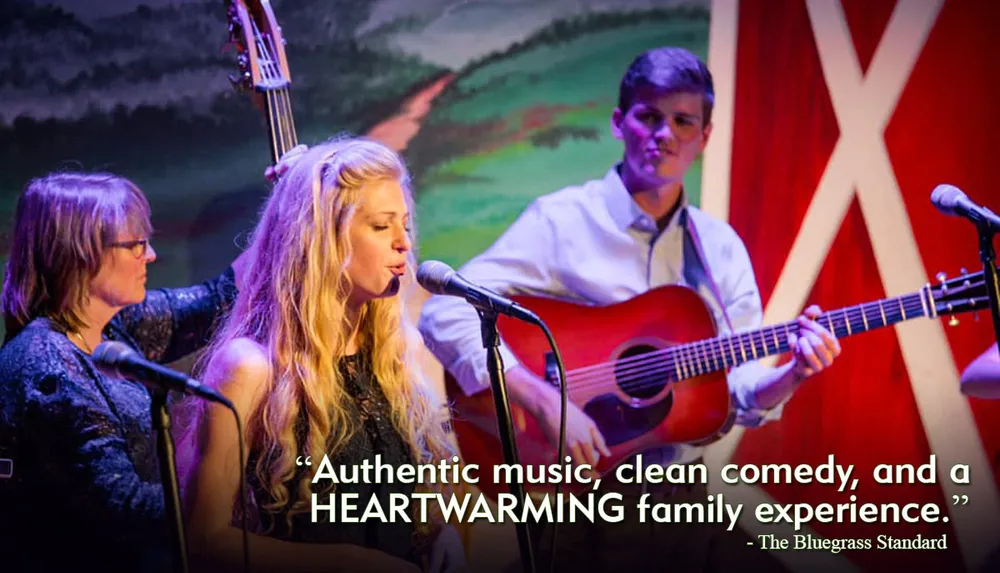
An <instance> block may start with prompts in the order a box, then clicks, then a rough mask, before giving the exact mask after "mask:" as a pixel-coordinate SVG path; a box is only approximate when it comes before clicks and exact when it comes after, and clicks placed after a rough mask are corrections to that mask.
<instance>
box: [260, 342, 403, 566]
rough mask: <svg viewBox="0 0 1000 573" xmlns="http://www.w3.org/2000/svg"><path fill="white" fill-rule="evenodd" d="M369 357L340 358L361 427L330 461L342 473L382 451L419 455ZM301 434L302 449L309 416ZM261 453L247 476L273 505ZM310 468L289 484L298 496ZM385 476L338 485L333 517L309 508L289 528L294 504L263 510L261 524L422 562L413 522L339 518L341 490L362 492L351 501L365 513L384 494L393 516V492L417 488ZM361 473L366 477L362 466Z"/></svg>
mask: <svg viewBox="0 0 1000 573" xmlns="http://www.w3.org/2000/svg"><path fill="white" fill-rule="evenodd" d="M363 356H364V355H362V354H355V355H353V356H348V357H345V358H343V359H342V360H341V361H340V371H341V373H342V375H343V377H344V381H345V389H346V390H347V393H348V394H349V396H350V397H351V398H352V399H351V400H350V401H348V405H347V411H348V415H349V416H350V417H351V419H352V422H353V423H354V427H356V428H357V431H355V432H354V433H353V434H352V436H351V438H350V441H349V442H348V443H347V445H346V446H345V447H344V448H342V449H341V451H340V452H339V453H337V454H336V455H331V456H330V461H331V462H332V466H333V468H334V469H335V471H336V472H337V475H340V474H341V471H342V469H341V468H345V469H347V471H348V474H349V475H350V472H351V471H352V470H351V467H352V466H359V467H360V464H361V463H362V462H364V461H365V460H369V461H370V462H371V464H372V465H373V466H374V465H375V456H376V455H380V456H381V458H380V461H381V463H382V464H391V465H393V466H396V465H399V464H412V463H413V457H412V455H411V453H410V450H409V448H408V447H407V445H406V442H405V440H404V439H403V437H402V436H401V435H400V433H399V432H398V431H397V430H396V428H395V426H394V425H393V424H392V420H391V418H390V406H389V403H388V401H387V400H386V397H385V395H384V394H383V393H382V389H381V387H380V386H379V384H378V382H377V380H376V379H375V377H374V376H373V375H372V374H371V371H370V368H369V367H368V364H369V363H368V361H367V360H365V359H364V358H363ZM296 433H297V441H298V444H300V446H299V447H300V448H301V444H302V443H303V442H304V441H305V434H306V426H305V423H304V418H303V423H301V424H299V427H298V431H297V432H296ZM300 451H301V450H300ZM258 455H259V452H255V451H252V452H250V456H249V460H248V464H247V479H248V482H249V483H250V487H251V490H252V492H253V496H254V499H255V505H256V506H257V507H263V506H264V505H266V504H269V503H270V502H271V501H272V499H273V498H272V497H271V496H270V494H268V492H267V491H266V490H265V489H264V488H262V487H261V485H260V482H259V481H258V480H257V479H256V477H255V472H254V471H253V468H254V465H255V462H256V460H257V458H258ZM303 455H304V454H303ZM319 463H320V460H314V461H313V467H314V468H315V467H318V466H319ZM306 469H308V468H306V467H305V466H302V468H301V469H300V470H299V472H298V474H297V475H296V477H295V478H294V479H293V481H290V482H288V483H287V484H286V485H287V487H288V488H289V490H290V492H291V493H292V494H293V495H294V492H295V487H296V486H295V485H294V484H297V483H298V481H299V478H300V477H301V476H302V474H303V472H304V471H305V470H306ZM381 475H382V479H379V480H376V479H370V481H371V482H375V481H378V482H382V483H365V482H363V481H361V480H360V479H359V482H360V483H350V484H348V483H340V484H337V485H336V489H335V490H334V492H333V494H334V497H335V499H337V500H338V502H337V509H336V511H337V513H336V514H335V518H334V520H333V521H331V520H330V519H329V512H328V511H320V512H319V517H320V520H318V521H317V522H316V523H313V521H312V514H311V513H310V512H309V511H307V512H305V513H297V514H295V515H294V516H293V517H292V520H291V521H292V527H291V531H289V529H288V525H287V521H286V518H287V515H288V510H289V509H290V504H289V505H288V506H286V507H285V508H283V509H282V510H281V511H271V512H260V513H259V514H258V517H259V518H260V524H261V526H262V527H263V528H264V530H265V531H269V533H268V535H269V536H271V537H275V538H278V539H283V540H286V541H297V542H304V543H351V544H355V545H361V546H364V547H368V548H372V549H378V550H381V551H384V552H386V553H389V554H391V555H394V556H396V557H399V558H401V559H405V560H408V561H411V562H412V563H415V564H418V565H419V563H420V557H419V555H418V552H417V550H416V544H415V538H414V524H413V523H406V522H405V521H403V520H401V519H399V518H398V517H397V519H396V523H383V522H382V521H381V520H380V519H371V520H368V521H366V522H363V523H341V522H339V521H338V520H337V519H336V517H337V516H339V512H340V503H339V500H340V499H341V498H340V496H339V494H345V493H351V494H357V497H356V498H355V499H353V500H351V503H353V504H354V505H355V506H356V509H355V510H354V511H352V512H351V515H352V516H353V517H355V518H360V517H361V516H362V515H363V514H364V512H365V508H366V507H368V503H369V500H370V499H371V498H372V497H376V498H378V500H379V505H380V506H381V508H382V510H383V511H384V512H385V513H386V516H387V517H388V514H389V508H390V507H391V505H390V494H391V493H399V494H403V495H406V496H407V497H409V496H410V494H412V493H413V491H414V485H413V484H401V483H398V482H396V483H391V484H390V483H385V474H384V473H383V474H381ZM358 477H359V478H361V477H363V474H362V472H361V470H360V469H359V470H358ZM371 477H372V478H374V477H375V476H374V472H372V476H371ZM324 490H327V491H328V490H329V480H326V479H323V480H319V481H318V482H317V483H315V484H313V485H312V491H313V492H314V493H316V494H317V495H318V498H319V500H320V501H321V503H323V504H327V503H328V502H329V493H323V491H324ZM411 503H413V502H411ZM407 515H408V516H410V517H411V519H412V514H411V513H410V512H409V511H407Z"/></svg>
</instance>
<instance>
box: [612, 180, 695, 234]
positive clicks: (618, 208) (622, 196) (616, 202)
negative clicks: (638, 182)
mask: <svg viewBox="0 0 1000 573" xmlns="http://www.w3.org/2000/svg"><path fill="white" fill-rule="evenodd" d="M620 166H621V164H620V163H619V164H617V165H614V166H612V167H611V169H609V170H608V172H607V173H606V174H605V175H604V201H605V205H606V207H607V209H608V213H609V214H610V215H611V219H612V220H613V221H614V222H615V225H616V226H617V227H618V229H619V230H621V231H625V230H627V229H628V228H629V227H636V228H638V229H640V230H643V231H655V230H656V221H654V220H653V218H652V217H650V216H649V215H647V214H646V213H645V212H644V211H643V210H642V209H640V208H639V206H638V205H636V203H635V201H633V200H632V195H631V193H629V192H628V189H626V188H625V183H623V182H622V178H621V175H619V174H618V168H619V167H620ZM687 207H688V197H687V192H686V191H684V190H683V189H682V190H681V197H680V208H679V209H677V210H676V211H674V214H673V216H672V217H671V218H670V222H669V223H668V224H667V227H666V228H668V229H669V228H671V227H673V226H674V225H677V224H678V222H679V221H680V217H681V215H682V214H683V213H685V212H686V211H687Z"/></svg>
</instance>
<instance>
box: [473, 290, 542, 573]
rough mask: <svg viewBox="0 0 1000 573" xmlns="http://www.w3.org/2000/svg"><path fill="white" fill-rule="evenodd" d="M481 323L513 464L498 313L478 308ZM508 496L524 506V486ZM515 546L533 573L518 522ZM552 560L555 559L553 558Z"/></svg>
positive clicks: (527, 572)
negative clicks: (511, 496) (511, 495)
mask: <svg viewBox="0 0 1000 573" xmlns="http://www.w3.org/2000/svg"><path fill="white" fill-rule="evenodd" d="M477 310H478V311H479V317H480V319H481V321H482V322H481V326H482V335H483V348H485V349H486V368H487V370H489V373H490V384H491V385H492V388H493V403H494V404H495V406H496V411H497V425H498V429H499V430H500V443H501V444H502V446H503V457H504V461H505V462H506V463H508V464H512V465H513V464H516V463H517V460H518V457H517V441H516V439H515V437H514V426H513V423H512V421H511V414H510V402H509V401H508V399H507V381H506V378H505V377H504V368H503V358H501V356H500V332H499V331H498V330H497V313H496V311H495V310H493V309H484V308H478V307H477ZM510 492H511V493H512V494H514V497H516V498H517V499H518V500H519V501H521V502H522V503H523V502H524V487H523V484H520V483H518V482H517V481H511V483H510ZM515 528H516V530H517V545H518V548H519V549H520V552H521V567H522V568H523V571H524V573H534V571H535V559H534V556H533V555H532V551H531V538H530V536H529V535H528V524H527V523H526V522H524V521H518V522H517V523H516V524H515ZM553 557H554V556H553Z"/></svg>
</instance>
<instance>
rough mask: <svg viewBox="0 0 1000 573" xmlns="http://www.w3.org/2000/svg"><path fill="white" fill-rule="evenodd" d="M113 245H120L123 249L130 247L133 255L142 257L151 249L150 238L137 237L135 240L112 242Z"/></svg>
mask: <svg viewBox="0 0 1000 573" xmlns="http://www.w3.org/2000/svg"><path fill="white" fill-rule="evenodd" d="M109 246H112V247H120V248H122V249H128V250H129V251H131V252H132V255H133V256H134V257H135V258H137V259H141V258H142V257H145V256H146V251H147V250H148V249H149V239H136V240H134V241H124V242H121V243H111V245H109Z"/></svg>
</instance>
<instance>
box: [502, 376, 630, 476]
mask: <svg viewBox="0 0 1000 573" xmlns="http://www.w3.org/2000/svg"><path fill="white" fill-rule="evenodd" d="M506 378H507V389H508V391H509V392H510V399H511V402H513V403H515V404H517V405H518V406H521V407H522V408H524V409H525V410H527V411H528V412H529V413H531V415H532V416H534V417H535V419H536V420H537V421H538V424H539V426H541V429H542V431H543V432H544V433H545V437H546V438H548V440H549V443H550V444H552V446H553V447H558V445H559V416H560V414H561V412H562V400H561V397H560V395H559V391H558V390H557V389H555V388H553V387H552V386H550V385H548V384H546V383H545V382H544V381H543V380H541V379H540V378H538V377H537V376H535V375H534V374H533V373H532V372H531V371H530V370H528V369H527V368H525V367H523V366H520V365H518V366H514V367H512V368H510V369H509V370H507V372H506ZM566 453H567V454H569V455H570V456H572V458H573V463H574V464H590V465H591V466H592V467H595V468H596V467H597V462H598V461H600V459H601V455H605V456H610V455H611V451H610V450H609V449H608V446H607V445H606V444H605V443H604V436H602V435H601V431H600V430H599V429H597V424H595V423H594V421H593V420H592V419H590V416H588V415H587V414H585V413H584V412H583V410H581V409H580V408H579V407H578V406H577V405H576V404H574V403H573V402H572V401H569V402H568V403H567V404H566ZM559 461H560V462H562V460H559Z"/></svg>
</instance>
